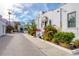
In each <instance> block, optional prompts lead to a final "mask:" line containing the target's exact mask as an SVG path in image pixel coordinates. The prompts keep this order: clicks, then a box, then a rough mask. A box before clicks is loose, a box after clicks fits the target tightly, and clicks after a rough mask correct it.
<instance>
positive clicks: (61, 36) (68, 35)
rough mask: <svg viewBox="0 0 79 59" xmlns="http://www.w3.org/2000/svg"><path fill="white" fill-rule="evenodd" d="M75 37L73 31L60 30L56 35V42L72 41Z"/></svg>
mask: <svg viewBox="0 0 79 59" xmlns="http://www.w3.org/2000/svg"><path fill="white" fill-rule="evenodd" d="M74 37H75V35H74V33H72V32H58V33H56V34H55V35H54V39H53V41H54V42H57V43H59V42H62V43H68V44H69V43H70V42H71V41H72V40H73V38H74Z"/></svg>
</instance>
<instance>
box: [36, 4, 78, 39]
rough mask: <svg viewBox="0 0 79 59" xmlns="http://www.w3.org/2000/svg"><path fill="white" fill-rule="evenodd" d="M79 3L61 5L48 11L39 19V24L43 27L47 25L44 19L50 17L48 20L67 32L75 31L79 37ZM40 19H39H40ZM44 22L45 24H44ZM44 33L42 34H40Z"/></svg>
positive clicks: (40, 27) (39, 26)
mask: <svg viewBox="0 0 79 59" xmlns="http://www.w3.org/2000/svg"><path fill="white" fill-rule="evenodd" d="M78 6H79V3H68V4H65V5H63V6H61V7H60V8H58V9H55V10H50V11H47V12H45V13H43V14H40V13H39V14H40V16H39V17H38V19H37V21H36V22H37V26H38V28H39V29H41V31H40V32H42V29H43V28H44V26H45V23H43V22H44V21H43V20H44V19H46V18H47V19H48V20H47V22H48V23H49V22H51V24H52V25H56V27H58V28H60V29H61V30H62V31H65V32H74V33H75V35H76V37H78V38H79V7H78ZM38 20H39V21H38ZM42 23H43V24H42ZM40 35H42V34H40Z"/></svg>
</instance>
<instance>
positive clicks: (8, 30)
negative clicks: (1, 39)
mask: <svg viewBox="0 0 79 59" xmlns="http://www.w3.org/2000/svg"><path fill="white" fill-rule="evenodd" d="M13 30H14V28H13V26H11V25H7V26H6V32H7V33H11V31H13Z"/></svg>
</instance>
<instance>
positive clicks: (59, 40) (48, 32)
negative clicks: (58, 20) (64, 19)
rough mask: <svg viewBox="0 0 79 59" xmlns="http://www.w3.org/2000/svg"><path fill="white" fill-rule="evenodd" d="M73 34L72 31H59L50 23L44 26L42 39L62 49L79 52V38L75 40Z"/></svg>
mask: <svg viewBox="0 0 79 59" xmlns="http://www.w3.org/2000/svg"><path fill="white" fill-rule="evenodd" d="M74 38H75V34H74V33H73V32H59V31H58V30H57V29H56V28H55V27H54V26H52V25H51V24H49V25H47V26H46V27H45V31H44V34H43V36H42V39H43V40H47V41H49V42H51V43H53V44H54V46H55V47H58V48H60V49H62V50H65V51H68V52H71V53H77V52H79V40H75V41H74Z"/></svg>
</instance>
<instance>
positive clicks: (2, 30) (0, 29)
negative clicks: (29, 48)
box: [0, 21, 6, 36]
mask: <svg viewBox="0 0 79 59" xmlns="http://www.w3.org/2000/svg"><path fill="white" fill-rule="evenodd" d="M5 34H6V24H5V23H3V22H1V21H0V36H2V35H5Z"/></svg>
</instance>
